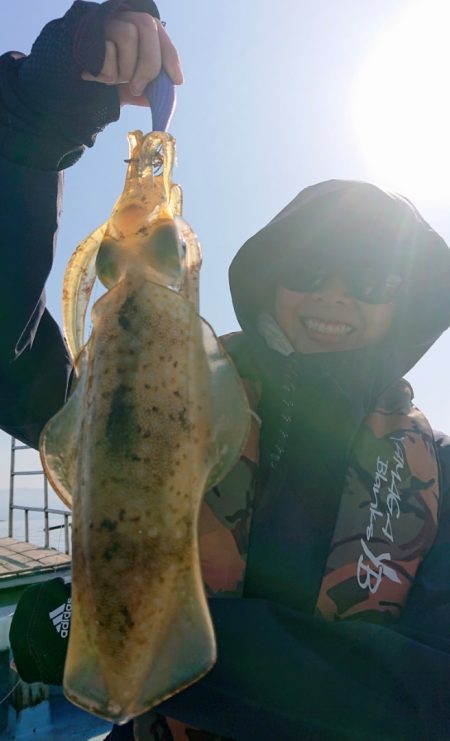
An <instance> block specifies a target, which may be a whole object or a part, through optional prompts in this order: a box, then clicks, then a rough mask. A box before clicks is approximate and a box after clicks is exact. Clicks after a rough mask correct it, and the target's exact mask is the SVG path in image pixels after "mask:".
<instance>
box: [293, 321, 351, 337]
mask: <svg viewBox="0 0 450 741" xmlns="http://www.w3.org/2000/svg"><path fill="white" fill-rule="evenodd" d="M302 322H303V324H304V326H305V327H306V329H308V330H310V331H311V332H318V333H319V334H328V335H345V334H349V333H350V332H351V331H352V330H353V327H351V326H350V324H344V322H323V321H322V320H320V319H310V318H309V317H307V318H303V319H302Z"/></svg>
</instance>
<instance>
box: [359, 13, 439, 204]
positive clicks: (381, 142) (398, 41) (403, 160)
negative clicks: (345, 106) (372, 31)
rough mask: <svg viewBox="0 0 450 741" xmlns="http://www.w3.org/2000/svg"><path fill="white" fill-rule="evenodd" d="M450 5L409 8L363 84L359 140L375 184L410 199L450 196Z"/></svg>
mask: <svg viewBox="0 0 450 741" xmlns="http://www.w3.org/2000/svg"><path fill="white" fill-rule="evenodd" d="M449 34H450V3H449V1H448V0H420V2H411V3H408V7H406V4H405V6H404V9H403V10H402V12H401V13H399V14H398V15H397V16H395V17H394V19H393V21H392V22H391V23H390V24H389V25H388V26H387V27H386V28H385V30H384V32H383V33H382V34H381V35H380V36H379V37H378V38H377V39H376V42H375V44H374V46H373V47H372V48H371V49H370V51H369V54H368V56H367V58H366V61H365V63H364V64H363V66H362V68H361V70H360V74H359V76H358V79H357V83H356V91H355V92H356V95H355V98H354V114H355V124H356V130H357V137H358V142H359V145H360V148H361V150H362V153H363V156H364V158H365V159H366V162H367V165H368V167H369V168H370V171H371V172H372V173H373V179H374V180H377V181H379V182H381V183H383V184H385V185H386V186H388V187H391V188H392V189H395V190H398V191H400V192H403V193H404V194H405V195H406V196H410V197H412V198H414V197H419V196H420V197H427V196H428V197H432V198H435V199H436V198H437V199H441V198H444V197H449V196H450V43H449Z"/></svg>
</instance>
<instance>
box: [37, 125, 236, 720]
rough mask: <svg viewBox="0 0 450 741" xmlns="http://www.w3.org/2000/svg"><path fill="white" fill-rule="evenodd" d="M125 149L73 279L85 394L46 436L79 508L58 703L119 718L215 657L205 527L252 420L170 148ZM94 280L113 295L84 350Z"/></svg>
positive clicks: (70, 290)
mask: <svg viewBox="0 0 450 741" xmlns="http://www.w3.org/2000/svg"><path fill="white" fill-rule="evenodd" d="M129 142H130V159H129V165H128V172H127V177H126V182H125V188H124V191H123V194H122V195H121V197H120V198H119V200H118V201H117V203H116V205H115V207H114V210H113V212H112V215H111V217H110V219H109V220H108V221H107V222H106V224H104V225H103V226H101V227H100V228H99V229H97V230H96V231H95V232H94V233H93V234H92V235H91V236H90V237H88V238H87V239H86V240H85V241H84V242H83V243H82V244H81V245H80V246H79V247H78V249H77V250H76V251H75V253H74V255H73V256H72V259H71V261H70V263H69V265H68V268H67V272H66V277H65V283H64V326H65V333H66V339H67V344H68V347H69V350H70V353H71V356H72V359H73V363H74V367H75V373H76V384H75V389H74V391H73V393H72V394H71V396H70V398H69V400H68V401H67V403H66V404H65V406H64V407H63V409H62V410H61V411H60V412H59V413H58V414H57V415H55V417H53V419H51V420H50V422H49V423H48V425H47V426H46V428H45V430H44V432H43V435H42V439H41V455H42V459H43V463H44V467H45V471H46V473H47V475H48V477H49V479H50V482H51V483H52V485H53V487H54V488H55V490H56V491H57V492H58V494H59V495H60V497H61V498H62V499H63V500H64V501H65V502H66V504H68V505H69V506H71V505H72V504H73V617H72V626H71V633H70V642H69V650H68V656H67V661H66V669H65V676H64V688H65V693H66V695H67V696H68V697H69V699H71V700H72V701H73V702H74V703H76V704H78V705H80V706H82V707H84V708H85V709H87V710H88V711H90V712H93V713H95V714H97V715H100V716H102V717H105V718H108V719H110V720H113V721H115V722H119V723H122V722H125V721H126V720H128V719H129V718H132V717H135V716H137V715H139V714H141V713H143V712H145V711H146V710H148V709H150V708H151V707H153V706H155V705H156V704H158V703H160V702H161V701H162V700H164V699H165V698H167V697H169V696H171V695H172V694H174V693H175V692H177V691H179V690H180V689H182V688H183V687H186V686H187V685H189V684H191V683H192V682H194V681H195V680H197V679H198V678H200V677H201V676H202V675H204V674H205V673H206V672H207V671H208V670H209V669H210V668H211V666H212V665H213V663H214V661H215V656H216V649H215V639H214V632H213V627H212V624H211V620H210V616H209V611H208V607H207V602H206V598H205V595H204V590H203V585H202V577H201V572H200V566H199V557H198V547H197V532H196V530H197V519H198V513H199V509H200V505H201V501H202V497H203V494H204V492H205V490H206V489H207V488H209V487H212V486H214V485H215V484H216V483H217V482H218V481H219V480H220V479H221V478H222V477H223V476H224V475H225V474H226V473H227V472H228V470H229V469H230V468H231V467H232V466H233V465H234V463H235V462H236V460H237V459H238V457H239V455H240V452H241V450H242V447H243V445H244V443H245V440H246V437H247V433H248V425H249V412H248V407H247V402H246V398H245V393H244V391H243V389H242V386H241V383H240V381H239V378H238V376H237V373H236V371H235V369H234V367H233V365H232V364H231V362H230V361H229V359H228V357H227V355H226V354H225V353H224V351H223V349H222V348H221V346H220V344H219V342H218V341H217V338H216V337H215V335H214V333H213V331H212V329H211V327H210V326H209V325H208V324H207V323H206V322H205V321H204V320H202V319H201V318H200V317H199V315H198V313H197V307H198V273H199V268H200V261H201V257H200V249H199V245H198V242H197V239H196V236H195V234H194V233H193V231H192V230H191V229H190V227H189V226H188V225H187V223H186V222H185V221H184V220H183V219H182V218H181V189H180V188H179V186H177V185H173V184H172V181H171V175H172V166H173V161H174V152H175V142H174V139H173V138H172V137H171V136H170V135H169V134H162V133H153V134H149V135H147V136H143V135H142V133H141V132H134V133H132V134H130V135H129ZM97 276H98V278H99V279H100V280H101V281H102V283H103V284H104V286H105V287H106V289H107V291H106V293H105V294H104V295H103V296H102V297H101V298H100V299H99V300H98V301H97V302H96V303H95V305H94V307H93V309H92V333H91V336H90V338H89V340H88V342H87V343H86V344H85V343H84V321H85V315H86V311H87V306H88V302H89V296H90V293H91V290H92V286H93V283H94V281H95V279H96V277H97Z"/></svg>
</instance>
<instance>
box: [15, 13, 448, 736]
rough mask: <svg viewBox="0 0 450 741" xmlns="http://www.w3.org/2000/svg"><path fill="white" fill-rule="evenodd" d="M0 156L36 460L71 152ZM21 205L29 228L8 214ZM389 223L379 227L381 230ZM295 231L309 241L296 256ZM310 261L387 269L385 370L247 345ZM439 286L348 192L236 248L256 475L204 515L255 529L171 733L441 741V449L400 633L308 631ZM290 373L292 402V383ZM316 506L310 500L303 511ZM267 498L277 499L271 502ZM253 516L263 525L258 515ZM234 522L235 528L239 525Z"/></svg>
mask: <svg viewBox="0 0 450 741" xmlns="http://www.w3.org/2000/svg"><path fill="white" fill-rule="evenodd" d="M80 5H83V4H80V3H77V8H79V7H80ZM31 56H33V55H31ZM11 65H12V62H11V61H10V60H9V59H8V60H4V66H3V72H2V81H3V84H4V87H3V95H2V101H3V103H2V105H3V112H4V114H5V115H4V117H3V121H7V122H8V127H9V128H11V126H12V128H13V129H14V125H13V122H14V116H13V115H11V110H10V106H11V105H12V104H11V98H10V97H9V95H8V94H7V93H8V91H9V92H11V91H12V90H14V88H15V86H17V85H18V84H19V82H20V81H18V77H17V65H14V67H15V71H14V73H13V72H12V71H11ZM20 66H22V67H23V66H25V65H24V64H22V65H20ZM19 76H20V75H19ZM75 97H76V95H75V92H74V99H75ZM78 103H79V101H78V100H77V104H78ZM19 118H20V120H21V121H23V120H24V118H23V116H18V119H19ZM111 118H113V115H111ZM11 122H12V123H11ZM92 128H93V130H94V131H95V130H96V127H95V126H93V127H92ZM32 129H33V122H31V123H30V131H32ZM9 133H11V132H9ZM25 133H26V132H25ZM22 134H23V132H22V131H21V137H22V138H21V141H24V140H25V139H27V137H28V135H27V136H26V137H25V139H24V136H22ZM30 136H31V134H30ZM3 142H4V149H3V150H2V151H3V154H4V156H5V159H1V160H0V170H1V174H2V181H3V182H5V183H8V188H7V189H6V190H5V193H4V200H3V206H4V208H3V210H2V217H1V218H2V224H1V225H2V238H3V240H4V244H5V245H6V247H5V249H7V250H8V254H9V259H8V261H6V267H5V269H4V270H3V272H2V275H1V276H0V281H1V286H0V288H1V290H0V301H1V302H2V306H1V307H0V316H1V317H2V331H3V334H2V336H3V338H4V342H3V343H2V349H1V357H0V396H1V403H0V416H1V419H0V422H1V425H2V426H3V427H4V428H5V429H7V430H8V431H10V432H11V433H12V434H16V435H17V436H18V437H19V438H21V439H23V440H24V441H26V442H28V443H30V444H32V445H36V443H37V439H38V435H39V431H40V429H41V428H42V426H43V425H44V424H45V422H46V421H47V419H48V418H49V417H50V416H51V415H52V414H53V413H54V412H55V411H56V410H57V409H58V407H59V406H60V405H61V403H62V402H63V398H64V393H65V386H66V380H67V372H68V363H67V357H66V353H65V350H64V345H63V342H62V339H61V336H60V334H59V332H58V329H57V327H56V325H55V323H54V322H53V320H52V319H51V317H50V316H49V315H48V313H47V312H46V310H45V301H44V294H43V286H44V283H45V279H46V276H47V274H48V271H49V269H50V265H51V259H52V253H53V243H54V237H55V231H56V226H57V215H58V206H57V196H58V192H59V187H60V183H59V180H58V176H57V173H56V172H54V171H52V170H54V168H55V161H57V162H66V163H67V162H68V161H69V160H70V158H69V159H66V154H67V155H69V151H68V150H69V149H70V146H69V145H68V144H67V142H66V143H65V142H62V141H61V140H57V141H56V143H57V144H58V146H59V147H60V150H61V151H59V150H58V152H57V156H56V154H55V152H54V151H53V152H52V153H51V156H50V154H49V155H48V162H47V164H48V167H47V169H48V172H45V171H44V169H45V162H43V161H41V160H39V163H36V162H34V161H33V156H32V152H33V151H35V150H33V148H32V147H30V148H29V150H28V151H29V153H30V154H29V157H28V159H27V158H26V157H25V154H26V152H25V154H24V147H23V146H22V144H20V146H19V149H20V157H19V156H16V155H17V152H16V150H14V152H11V149H10V148H8V146H7V141H6V139H5V138H4V139H3ZM71 144H72V145H73V142H72V143H71ZM17 151H19V150H17ZM44 154H45V153H44ZM39 155H40V156H41V155H42V150H41V152H40V153H39ZM42 157H43V158H44V159H45V157H44V155H42ZM55 157H56V159H55ZM27 165H29V166H27ZM33 166H34V167H36V166H37V167H39V168H42V169H33ZM36 198H38V201H36ZM24 202H25V204H26V214H24V211H23V207H22V206H20V207H19V205H18V204H23V203H24ZM365 204H366V206H367V210H366V211H364V208H365V207H366V206H365ZM336 210H337V211H341V210H342V213H343V215H345V218H342V219H332V218H331V217H332V216H333V214H334V213H335V211H336ZM367 211H368V212H369V213H370V217H371V218H372V219H373V225H374V228H373V230H367V228H364V229H363V230H362V231H358V230H359V229H361V226H362V225H364V224H367V220H365V216H364V214H365V215H366V216H367ZM377 213H378V215H379V217H380V218H378V217H377ZM388 213H390V214H391V215H392V218H387V214H388ZM25 216H26V218H24V217H25ZM381 216H383V218H381ZM303 217H305V218H303ZM300 221H301V222H302V223H303V224H304V225H305V226H304V229H303V227H302V229H303V233H302V239H301V240H300V241H299V232H298V224H299V222H300ZM329 224H332V226H331V227H330V226H329ZM338 224H339V225H340V231H337V226H338ZM389 225H390V227H391V228H389V229H388V228H387V227H388V226H389ZM392 227H393V228H392ZM327 229H328V231H327ZM347 229H351V231H350V233H349V232H348V231H347ZM358 235H361V236H362V237H363V239H362V238H358ZM372 237H373V239H372ZM310 243H311V244H312V243H313V244H314V245H315V246H317V245H318V244H320V246H321V248H323V249H328V248H330V246H333V249H337V247H338V245H339V244H341V245H342V248H343V249H349V248H350V246H351V249H352V250H356V249H358V248H363V247H364V249H366V248H367V247H370V248H373V249H376V250H380V249H382V248H383V249H386V253H385V254H386V259H389V260H391V259H392V260H394V261H396V260H397V259H398V260H399V261H400V263H401V265H402V266H403V267H404V268H405V270H404V275H405V276H406V278H405V281H404V286H405V287H407V288H408V290H404V291H403V292H402V295H401V298H400V300H399V305H398V310H397V312H396V325H398V326H397V328H396V329H395V331H394V330H393V332H392V333H391V334H390V335H389V337H387V338H386V341H385V343H384V344H383V349H382V352H379V353H378V354H377V353H376V352H375V351H369V352H364V351H354V352H352V353H345V354H342V355H341V354H340V353H327V354H323V356H322V357H318V356H304V357H299V356H295V354H294V356H291V355H292V354H291V355H289V354H288V355H283V354H280V352H279V351H278V350H275V349H273V348H271V347H269V345H268V344H267V340H266V339H264V338H263V337H262V336H261V334H260V331H259V330H258V326H257V325H258V317H259V314H260V313H261V311H262V312H263V313H264V312H266V311H267V310H270V305H268V304H267V301H266V297H267V296H270V291H272V290H273V285H274V284H273V277H274V275H277V270H276V265H277V264H279V263H280V257H281V258H282V259H284V257H289V258H291V257H292V255H291V254H290V252H289V251H290V250H291V249H292V250H294V249H295V250H297V249H298V246H299V244H301V250H300V252H301V251H302V250H303V249H305V250H306V251H307V248H308V246H309V245H310ZM393 246H394V247H395V249H394V250H393ZM285 249H286V255H284V250H285ZM281 251H282V252H283V254H282V255H281V254H280V252H281ZM396 264H397V263H396ZM410 266H411V270H410V269H409V268H410ZM448 276H449V267H448V252H447V249H446V246H445V244H444V243H443V241H442V240H441V239H440V238H439V237H438V235H436V233H435V232H433V231H432V230H431V229H430V228H429V227H428V225H426V224H425V222H423V220H422V219H421V218H420V217H419V216H418V214H417V213H416V212H415V210H414V208H413V207H412V206H411V205H410V204H409V203H408V202H407V201H406V200H405V199H402V198H400V197H398V196H394V195H392V194H388V193H384V192H383V191H380V190H379V189H376V188H375V187H374V186H370V185H362V184H355V183H339V182H331V183H328V184H322V185H320V186H314V187H313V188H311V189H307V190H306V191H304V192H303V193H302V194H300V195H299V196H298V198H297V199H295V200H294V201H293V202H292V204H290V205H289V206H288V207H287V209H285V210H284V211H283V212H282V213H281V214H280V215H279V216H278V217H276V219H274V220H273V222H271V224H269V225H268V227H267V228H265V229H264V230H262V232H260V233H259V234H258V235H256V236H255V237H253V238H252V239H251V240H249V242H247V243H246V245H244V247H243V248H242V250H241V251H240V253H239V254H238V256H237V257H236V259H235V261H234V262H233V265H232V268H231V272H230V281H231V288H232V294H233V301H234V304H235V308H236V313H237V316H238V319H239V321H240V323H241V326H242V329H243V335H241V336H238V337H235V338H232V339H231V340H229V343H228V348H229V350H230V352H231V353H232V355H233V357H234V358H235V361H236V364H237V366H238V369H239V371H240V372H241V374H242V376H243V377H245V378H246V379H247V380H249V381H250V387H251V389H252V390H253V391H255V398H257V402H256V403H257V407H258V408H257V412H258V413H259V416H260V417H261V419H262V431H261V439H260V445H259V452H260V462H259V466H258V468H257V467H256V466H255V463H254V462H253V460H254V457H255V456H254V455H250V458H251V459H252V460H250V461H249V460H247V461H246V462H245V468H242V467H241V468H240V471H239V472H233V473H232V474H231V475H230V476H229V477H228V478H227V480H226V481H224V482H223V483H222V485H221V487H220V488H219V489H218V490H217V491H214V492H210V493H209V494H208V498H207V500H208V502H209V503H212V501H213V500H214V497H216V498H219V499H221V500H223V499H229V498H231V497H233V496H235V495H236V492H237V493H238V495H239V496H238V498H239V497H241V498H242V496H243V497H244V499H246V498H247V496H248V497H250V496H251V493H252V492H255V491H256V495H257V496H258V499H257V500H255V501H254V507H252V511H253V513H254V521H253V522H251V523H249V530H248V532H249V545H248V566H247V574H246V578H245V582H244V583H243V585H242V589H243V594H242V596H241V597H238V598H236V595H235V593H234V592H233V593H232V594H230V592H232V591H233V590H226V589H222V590H221V589H220V587H219V589H218V590H216V591H215V596H211V599H210V608H211V612H212V617H213V620H214V624H215V629H216V635H217V641H218V652H219V660H218V663H217V665H216V666H215V667H214V669H213V670H212V671H211V672H210V673H209V674H208V675H207V676H206V677H205V678H204V679H202V680H201V681H200V682H198V683H197V684H196V685H195V686H193V687H191V688H189V689H188V690H186V691H184V692H182V693H180V694H179V695H177V696H176V697H174V698H173V699H172V700H170V701H168V702H167V703H165V704H164V706H162V707H161V708H160V712H161V714H165V715H167V716H170V717H172V718H175V719H178V720H179V721H180V722H181V723H182V724H189V725H190V726H192V727H194V728H200V729H201V728H203V729H208V732H196V731H190V732H189V737H190V738H193V739H195V738H198V739H200V738H201V739H208V738H210V739H211V738H212V739H214V738H218V737H227V738H231V739H258V741H265V740H266V739H267V740H269V739H270V741H273V739H283V741H290V740H292V741H294V740H295V741H297V739H327V740H328V739H358V738H360V739H364V740H367V739H402V738H405V739H406V738H408V739H411V738H417V739H423V738H428V739H444V738H448V733H449V724H450V710H449V708H450V687H449V681H448V677H449V674H450V641H449V637H448V636H449V634H450V631H449V628H450V507H449V486H450V478H449V476H450V454H449V441H448V439H447V438H445V437H444V436H442V435H434V437H433V440H432V442H431V445H432V448H433V451H434V452H435V454H436V458H437V459H438V461H439V467H440V479H441V481H440V492H441V504H440V512H439V520H438V529H437V532H436V533H435V537H434V542H433V545H432V547H431V549H430V550H429V552H428V554H427V555H426V557H425V559H424V560H423V562H422V564H421V566H420V567H419V569H418V571H417V574H416V576H415V579H414V583H413V585H412V587H411V589H410V592H409V596H408V601H407V604H406V606H405V607H404V608H403V610H402V612H401V616H400V617H399V618H396V619H389V620H388V621H386V622H382V623H378V622H376V621H374V620H356V621H355V620H325V619H323V617H322V616H321V615H317V614H315V603H316V601H317V593H318V591H319V589H320V582H321V579H322V576H323V570H324V567H325V563H326V558H327V554H328V552H329V547H330V539H331V537H332V531H333V527H334V523H335V519H336V511H337V506H338V504H337V503H338V500H339V497H340V494H341V491H342V485H343V480H344V477H345V472H346V470H347V463H348V455H349V450H350V449H351V444H352V441H353V440H354V438H355V435H357V433H358V431H359V430H360V428H361V425H362V424H363V422H364V419H365V418H366V416H367V414H368V413H370V411H371V410H372V409H373V406H374V405H375V404H376V403H377V401H376V400H377V399H378V398H379V396H380V394H381V393H382V392H384V391H385V390H387V389H389V388H391V387H392V386H393V385H394V386H395V384H396V382H397V381H398V380H399V379H400V377H401V375H402V374H403V373H404V372H405V371H406V370H408V369H409V368H410V367H411V366H412V365H413V364H414V362H416V360H417V359H418V358H419V357H420V356H421V355H422V354H423V352H425V351H426V349H427V348H428V347H429V346H430V344H431V343H432V342H433V341H434V340H435V339H436V337H437V336H439V334H440V333H441V332H442V331H443V330H444V329H445V328H446V327H447V326H448V323H449V316H450V313H449V296H450V292H449V291H448V288H449V278H448ZM19 338H20V342H18V340H19ZM355 368H358V372H357V373H355V372H354V369H355ZM292 370H294V371H295V379H296V383H295V384H292V383H291V381H292V378H291V375H290V373H291V371H292ZM363 371H364V372H363ZM366 371H367V372H366ZM299 378H301V379H302V382H301V383H299ZM280 379H282V380H280ZM292 386H294V389H292ZM285 391H286V392H287V393H289V394H291V398H290V401H291V402H292V403H293V404H294V407H295V409H296V410H298V417H296V416H295V415H292V420H291V426H290V428H289V430H285V429H283V430H282V431H283V432H287V435H288V438H287V439H288V444H287V445H286V446H284V449H283V450H282V451H281V452H282V455H279V451H277V447H276V446H277V444H278V439H276V436H277V435H278V433H279V431H280V403H283V396H284V392H285ZM311 399H312V402H313V403H311ZM317 419H319V420H321V422H320V425H319V427H318V429H320V431H325V433H327V434H328V436H329V437H328V439H325V440H324V439H323V438H322V437H320V435H319V433H318V431H317V429H316V430H314V429H313V430H312V432H311V423H314V420H317ZM336 420H338V421H336ZM316 427H317V426H316ZM308 430H309V432H308ZM312 433H314V434H312ZM336 440H337V444H336ZM324 449H325V450H326V451H327V453H329V467H328V466H325V465H324V456H323V450H324ZM274 451H275V452H276V455H275V457H274V456H273V452H274ZM297 452H299V455H297V454H296V453H297ZM253 453H254V451H253ZM300 453H301V455H300ZM327 461H328V458H327ZM272 462H274V463H275V464H276V465H275V467H273V466H272ZM244 472H245V473H244ZM255 483H257V486H256V487H255ZM242 487H243V488H244V489H245V491H244V492H243V494H242ZM313 489H314V491H315V492H316V493H317V494H318V496H317V497H312V496H310V492H311V491H312V490H313ZM274 491H275V493H277V494H279V493H281V495H282V496H276V497H273V496H272V492H274ZM239 492H241V493H239ZM259 497H261V499H259ZM266 501H268V502H269V508H267V507H266V506H260V504H261V502H262V504H265V502H266ZM333 503H334V507H335V509H334V510H333ZM233 509H234V510H235V508H234V505H233ZM225 519H226V518H225ZM237 521H238V523H241V522H242V518H240V519H239V518H237ZM222 524H225V525H226V526H227V528H228V532H229V535H230V537H231V538H232V539H233V541H234V542H236V539H237V537H238V530H239V528H238V529H236V528H235V527H234V523H230V522H226V521H225V523H222ZM272 525H273V527H272ZM205 530H206V531H208V523H206V525H205ZM212 534H214V533H212ZM284 540H288V541H289V545H290V546H292V547H291V548H290V550H288V551H285V550H283V548H280V547H279V546H280V544H281V545H283V541H284ZM272 561H273V564H272V563H271V562H272ZM299 585H300V586H299ZM163 725H164V724H163ZM157 732H158V734H159V735H158V736H156V737H157V738H163V737H164V734H167V733H168V731H167V728H166V727H165V726H164V728H162V729H161V728H160V729H159V730H158V731H157ZM166 737H167V738H169V736H168V735H166Z"/></svg>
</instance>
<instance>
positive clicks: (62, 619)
mask: <svg viewBox="0 0 450 741" xmlns="http://www.w3.org/2000/svg"><path fill="white" fill-rule="evenodd" d="M48 616H49V618H50V620H51V621H52V623H53V625H54V626H55V628H56V630H57V631H58V633H59V635H60V636H61V638H68V636H69V628H70V618H71V617H72V599H71V598H70V597H69V599H68V600H67V602H63V604H62V605H60V606H59V607H57V608H56V610H52V611H51V612H49V613H48Z"/></svg>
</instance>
